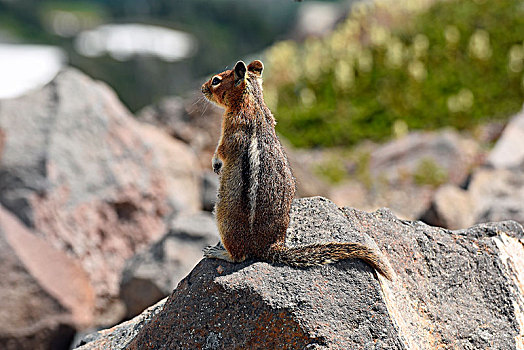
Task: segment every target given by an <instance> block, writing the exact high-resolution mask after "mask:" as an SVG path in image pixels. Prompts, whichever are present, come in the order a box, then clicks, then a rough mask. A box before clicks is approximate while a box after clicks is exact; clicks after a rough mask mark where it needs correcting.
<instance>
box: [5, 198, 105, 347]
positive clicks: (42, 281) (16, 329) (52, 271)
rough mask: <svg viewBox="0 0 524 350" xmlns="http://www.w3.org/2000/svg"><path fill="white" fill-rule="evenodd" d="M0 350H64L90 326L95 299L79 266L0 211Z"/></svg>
mask: <svg viewBox="0 0 524 350" xmlns="http://www.w3.org/2000/svg"><path fill="white" fill-rule="evenodd" d="M0 256H1V259H0V275H1V276H2V278H1V279H0V300H2V306H1V307H0V348H1V349H6V350H24V349H28V350H29V349H58V350H59V349H69V343H70V342H71V340H72V338H73V335H74V332H75V330H78V329H84V328H85V327H87V326H89V325H90V324H92V322H93V308H94V305H95V295H94V292H93V288H92V286H91V283H90V281H89V277H88V275H87V273H86V272H85V271H84V270H83V268H82V267H81V266H80V264H79V263H78V262H77V261H75V260H73V259H72V258H70V257H69V256H67V255H66V254H65V253H63V252H61V251H60V250H58V249H56V248H54V247H53V246H51V244H49V243H47V242H45V241H44V240H43V239H42V238H40V237H37V236H36V235H35V234H34V233H33V232H31V231H30V230H29V229H27V228H26V227H25V226H24V225H23V224H22V223H21V222H20V221H19V220H18V219H17V218H16V217H15V216H14V215H12V214H11V213H9V212H8V211H7V210H5V209H4V208H3V207H2V206H0Z"/></svg>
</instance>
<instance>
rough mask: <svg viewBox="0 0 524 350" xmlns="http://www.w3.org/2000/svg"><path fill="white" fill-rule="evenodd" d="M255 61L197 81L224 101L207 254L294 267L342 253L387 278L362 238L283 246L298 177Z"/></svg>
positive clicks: (333, 258)
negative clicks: (214, 241) (213, 227)
mask: <svg viewBox="0 0 524 350" xmlns="http://www.w3.org/2000/svg"><path fill="white" fill-rule="evenodd" d="M263 69H264V66H263V64H262V62H260V61H258V60H257V61H253V62H251V63H250V64H249V65H248V66H247V67H246V65H245V63H244V62H242V61H239V62H237V64H236V65H235V68H233V69H231V70H226V71H224V72H222V73H220V74H217V75H215V76H213V77H212V78H211V79H210V80H209V81H208V82H206V83H205V84H204V85H202V93H203V94H204V95H205V97H206V98H207V99H208V100H210V101H211V102H214V103H216V104H217V105H219V106H221V107H224V108H225V113H224V116H223V120H222V133H221V136H220V141H219V142H218V146H217V149H216V152H215V155H214V156H213V162H212V164H213V170H214V171H215V172H216V173H217V174H219V175H220V187H219V190H218V199H217V203H216V206H215V215H216V221H217V225H218V230H219V232H220V237H221V240H222V244H223V245H221V244H219V245H217V246H212V247H207V248H206V249H205V250H204V256H205V257H207V258H217V259H223V260H227V261H229V262H241V261H244V260H245V259H248V258H253V259H256V260H262V261H267V262H270V263H281V264H285V265H291V266H296V267H306V266H313V265H322V264H329V263H333V262H336V261H339V260H343V259H349V258H358V259H362V260H364V261H366V262H367V263H368V264H370V265H371V266H373V267H374V268H375V269H376V270H377V271H378V272H380V273H381V274H382V275H384V276H385V277H386V278H388V279H391V278H392V274H391V272H390V270H389V268H388V265H387V264H386V263H385V262H384V261H383V260H382V259H381V258H380V256H379V255H378V254H377V253H376V252H375V251H374V250H372V249H371V248H369V247H367V246H365V245H362V244H359V243H319V244H313V245H307V246H302V247H296V248H289V247H286V246H285V239H286V230H287V227H288V225H289V211H290V208H291V202H292V201H293V198H294V196H295V178H294V177H293V174H292V172H291V167H290V166H289V162H288V160H287V157H286V154H285V152H284V149H283V147H282V145H281V144H280V141H279V139H278V137H277V135H276V132H275V124H276V122H275V118H274V117H273V114H271V111H270V110H269V108H268V107H267V106H266V104H265V103H264V98H263V95H262V70H263Z"/></svg>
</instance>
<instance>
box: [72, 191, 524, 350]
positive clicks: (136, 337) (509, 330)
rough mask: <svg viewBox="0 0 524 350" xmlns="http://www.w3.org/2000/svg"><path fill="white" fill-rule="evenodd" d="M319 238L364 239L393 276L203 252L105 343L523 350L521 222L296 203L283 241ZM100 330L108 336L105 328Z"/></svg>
mask: <svg viewBox="0 0 524 350" xmlns="http://www.w3.org/2000/svg"><path fill="white" fill-rule="evenodd" d="M326 240H333V241H361V242H366V244H370V245H371V246H375V243H374V242H373V240H374V241H375V242H376V243H377V244H378V246H379V247H380V250H381V251H382V252H383V253H384V255H385V256H386V257H387V258H388V259H389V262H390V263H391V266H392V267H393V269H394V271H395V272H396V278H395V279H394V280H393V281H392V282H389V281H386V280H384V279H383V278H382V277H378V278H379V280H377V276H376V275H375V274H374V273H373V272H372V269H371V268H370V267H369V266H367V265H366V264H364V263H363V262H361V261H344V262H340V263H337V264H334V265H328V266H321V267H314V268H309V269H293V268H290V267H287V266H272V265H270V264H267V263H263V262H245V263H241V264H230V263H227V262H224V261H218V260H210V259H206V260H203V261H202V262H201V263H200V264H199V265H198V266H197V267H196V268H195V269H194V270H193V272H192V273H191V274H190V275H189V276H187V277H186V278H185V279H184V280H183V281H182V282H181V283H180V284H179V286H178V287H177V289H175V290H174V291H173V294H171V296H170V297H169V298H168V300H167V301H166V302H165V305H164V306H163V309H162V310H161V311H159V312H158V314H157V315H156V316H154V317H153V318H151V319H150V320H149V321H144V322H139V323H138V325H139V326H140V327H142V328H141V329H140V330H139V331H138V332H134V333H133V334H132V336H130V337H125V339H123V341H122V342H113V343H112V344H111V346H110V347H106V348H107V349H130V350H132V349H145V348H154V349H194V348H199V349H231V348H235V349H241V348H242V349H244V348H245V349H275V348H279V349H304V348H307V349H437V348H440V349H487V348H489V349H521V348H522V344H523V339H524V338H523V336H524V323H523V322H522V321H523V320H522V315H523V312H524V302H523V301H524V290H523V286H522V283H520V282H519V281H522V278H523V277H524V276H522V273H523V271H524V270H523V269H522V266H523V264H524V248H523V243H524V232H523V228H522V226H520V225H519V224H517V223H515V222H511V221H508V222H501V223H493V224H484V225H479V226H475V227H472V228H470V229H467V230H462V231H448V230H445V229H441V228H435V227H430V226H428V225H425V224H423V223H421V222H411V221H403V220H399V219H397V218H396V217H394V216H393V215H392V214H391V212H390V211H388V210H387V209H381V210H379V211H376V212H374V213H366V212H362V211H358V210H356V209H351V208H344V209H342V210H341V209H338V208H337V207H336V206H334V205H333V203H331V202H329V201H328V200H326V199H323V198H306V199H301V200H297V201H296V202H295V203H294V206H293V209H292V222H291V227H290V229H289V237H288V242H287V244H289V245H296V244H305V243H311V242H316V241H326ZM132 327H137V324H136V323H135V324H133V326H132ZM131 329H132V328H128V330H129V331H131ZM127 334H129V333H127ZM98 336H101V337H103V338H104V339H106V340H109V339H114V338H115V335H114V333H113V332H111V331H109V332H106V333H104V334H99V335H98ZM95 337H97V336H95ZM130 338H132V339H130ZM98 341H101V340H100V338H98ZM96 348H97V345H96V343H94V344H93V345H90V343H87V344H86V345H85V346H84V347H83V348H82V349H83V350H84V349H96Z"/></svg>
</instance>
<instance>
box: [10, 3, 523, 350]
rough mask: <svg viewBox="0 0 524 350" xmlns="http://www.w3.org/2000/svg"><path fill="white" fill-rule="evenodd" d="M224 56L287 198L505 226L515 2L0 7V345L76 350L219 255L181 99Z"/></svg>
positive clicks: (190, 104) (191, 116)
mask: <svg viewBox="0 0 524 350" xmlns="http://www.w3.org/2000/svg"><path fill="white" fill-rule="evenodd" d="M239 59H242V60H244V61H246V62H250V61H251V60H252V59H261V60H262V61H263V62H264V65H265V69H264V73H263V77H264V96H265V100H266V102H267V104H268V106H269V107H270V109H271V110H272V111H273V113H274V114H275V116H276V119H277V122H278V123H277V126H276V127H277V132H278V133H279V135H280V136H281V139H282V142H283V144H284V145H285V148H286V150H287V152H288V155H289V158H290V161H291V164H292V166H293V169H294V173H295V176H296V177H297V181H298V190H299V195H300V196H313V195H323V196H326V197H328V198H330V199H331V200H333V201H334V202H335V203H336V204H338V205H340V206H352V207H356V208H359V209H362V210H368V211H370V210H376V209H377V208H380V207H383V206H385V207H388V208H390V209H391V210H392V211H393V212H394V213H395V214H396V215H397V216H399V217H401V218H404V219H411V220H413V219H420V220H424V221H425V222H427V223H429V224H432V225H438V226H442V227H446V228H450V229H460V228H465V227H468V226H471V225H473V224H475V223H479V222H486V221H497V220H506V219H513V220H516V221H519V222H521V223H524V143H523V142H524V141H523V140H524V114H523V113H522V112H521V110H522V104H523V102H524V2H522V1H521V0H448V1H438V0H418V1H416V0H409V1H403V2H395V1H391V0H376V1H371V0H369V1H351V0H339V1H335V0H333V1H307V0H305V1H303V2H294V1H291V0H288V1H283V0H258V1H245V0H215V1H209V0H191V1H182V0H169V1H168V0H165V1H164V0H122V1H120V0H119V1H116V0H82V1H46V0H39V1H37V0H0V214H1V215H0V238H1V239H0V254H1V256H2V257H7V258H4V260H3V262H2V261H0V271H1V273H2V275H3V276H10V277H9V278H8V279H5V280H4V281H0V298H2V300H8V301H9V303H6V304H8V305H9V307H6V309H4V310H2V312H0V325H1V326H0V348H2V349H3V348H6V349H26V348H27V349H37V348H38V349H66V348H69V347H70V346H73V345H77V344H79V342H80V340H81V339H82V337H83V336H85V334H86V332H88V331H89V330H92V329H95V328H100V327H108V326H111V325H114V324H116V323H117V322H120V321H121V320H123V319H127V318H130V317H133V316H135V315H137V314H138V313H140V312H141V311H142V310H143V309H144V308H145V307H147V306H149V305H151V304H152V303H154V302H155V301H157V300H159V299H161V298H162V297H164V296H166V295H168V294H169V293H170V291H171V290H172V289H173V288H174V287H176V285H177V283H178V282H179V281H180V279H182V278H183V277H184V276H185V275H186V274H187V273H188V272H189V271H190V270H191V269H192V268H193V266H194V265H195V264H196V263H197V262H198V261H199V260H200V258H201V251H200V250H201V248H202V247H203V246H205V245H207V244H214V243H215V242H216V241H217V240H218V238H217V237H218V236H217V232H216V228H215V225H214V221H213V217H212V214H211V210H212V208H213V203H214V199H215V193H216V188H217V183H218V180H217V178H216V176H215V175H214V174H213V173H212V172H211V171H210V170H211V169H210V159H211V156H212V153H213V151H214V148H215V146H216V142H217V140H218V136H219V131H220V120H221V113H222V111H221V110H220V109H219V108H217V107H215V106H213V105H211V104H209V103H207V102H206V101H204V99H203V98H202V97H201V94H200V89H199V87H200V85H201V84H202V83H203V82H204V81H206V80H207V79H209V77H210V76H212V75H213V74H216V73H218V72H221V71H223V70H225V69H228V68H231V67H233V65H234V64H235V62H236V61H237V60H239ZM100 81H101V82H103V83H100ZM57 271H59V273H58V272H57ZM13 286H16V288H14V287H13ZM28 300H29V301H30V302H29V303H28ZM2 327H3V328H2Z"/></svg>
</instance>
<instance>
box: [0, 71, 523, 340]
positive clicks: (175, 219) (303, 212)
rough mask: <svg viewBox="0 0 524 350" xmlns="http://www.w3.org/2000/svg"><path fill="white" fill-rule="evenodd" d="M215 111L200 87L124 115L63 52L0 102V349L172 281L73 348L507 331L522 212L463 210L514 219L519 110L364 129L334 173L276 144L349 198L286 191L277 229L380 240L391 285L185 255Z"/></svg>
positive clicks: (312, 176) (319, 186)
mask: <svg viewBox="0 0 524 350" xmlns="http://www.w3.org/2000/svg"><path fill="white" fill-rule="evenodd" d="M220 117H221V111H220V110H219V109H218V108H216V107H214V106H212V105H210V104H207V103H206V102H204V101H203V100H202V99H201V98H200V97H199V96H198V97H197V96H195V97H192V98H187V99H182V98H179V97H177V98H174V97H173V98H166V99H165V100H163V101H160V102H159V103H157V104H156V105H153V106H150V107H146V108H145V109H143V110H142V111H140V112H139V113H137V116H136V118H135V117H134V116H133V115H131V113H130V112H129V111H127V109H126V108H125V107H124V106H123V105H122V104H121V103H120V101H119V100H118V99H117V97H116V95H115V94H114V92H113V91H112V90H111V89H110V88H108V87H107V86H106V85H104V84H102V83H100V82H96V81H93V80H92V79H90V78H89V77H87V76H85V75H84V74H82V73H81V72H79V71H76V70H74V69H68V70H66V71H64V72H62V73H60V74H59V75H58V76H57V77H56V78H55V80H53V82H52V83H51V84H49V85H48V86H46V87H44V88H42V89H40V90H37V91H34V92H32V93H30V94H28V95H26V96H23V97H20V98H17V99H11V100H1V101H0V250H2V252H1V256H2V257H4V259H1V260H0V271H1V273H2V276H7V278H6V279H4V280H2V281H1V282H0V296H1V297H2V300H4V301H5V302H4V303H3V305H4V306H2V307H1V308H0V321H2V322H0V348H2V349H3V348H5V349H50V348H51V349H67V348H68V347H69V344H70V343H71V341H72V339H73V337H74V336H75V333H78V334H85V332H86V331H88V330H89V329H93V328H100V327H108V326H113V325H115V324H116V323H118V322H120V321H122V320H124V319H129V318H132V317H134V316H136V315H139V314H140V313H141V312H142V310H144V309H145V308H147V307H148V306H150V305H153V304H155V303H157V302H159V301H160V300H162V299H163V298H164V297H166V296H168V295H170V294H171V296H170V297H169V299H167V301H166V300H164V301H160V302H159V304H156V306H155V307H152V308H150V309H149V310H148V311H145V312H144V313H142V314H140V315H139V316H137V318H134V319H132V320H130V321H127V322H126V323H123V324H121V325H119V326H116V327H115V328H112V329H109V330H106V331H103V332H101V333H95V334H92V335H90V336H88V337H86V338H85V339H84V340H83V343H85V345H83V346H84V348H89V349H91V348H101V349H105V348H112V349H120V348H122V349H123V348H125V347H126V346H128V345H129V348H137V349H138V348H142V347H141V346H142V345H143V344H146V343H145V342H147V344H149V346H152V345H151V344H156V343H155V342H156V341H160V339H163V340H162V342H163V343H162V344H164V345H155V346H153V347H154V348H159V349H160V348H162V346H167V345H166V344H182V343H180V342H181V341H182V340H181V339H184V341H186V342H188V343H187V346H182V348H192V347H193V348H194V347H195V346H196V347H197V348H209V349H215V348H217V349H219V348H225V347H228V348H231V347H233V348H246V347H248V348H249V347H251V348H253V346H254V345H253V344H264V345H263V346H262V345H260V347H261V348H272V347H274V346H276V345H275V344H281V343H278V342H279V341H280V342H284V341H285V342H287V344H295V345H296V347H300V346H301V345H303V346H306V345H308V344H309V346H310V348H319V349H320V348H347V347H348V346H349V348H353V347H357V345H356V344H359V346H362V347H364V348H373V347H371V345H370V344H374V345H373V346H374V348H408V349H416V348H421V349H426V348H427V349H431V348H436V347H439V346H441V347H443V348H449V349H451V348H485V347H491V348H500V349H506V348H507V349H511V348H518V347H516V346H517V345H515V344H518V342H519V341H522V334H523V332H524V321H523V320H522V312H523V305H524V299H523V298H524V297H523V293H522V288H523V287H522V282H521V281H522V280H524V277H523V276H521V275H522V273H523V272H524V266H523V265H524V252H523V244H524V240H523V238H522V228H521V227H520V226H518V224H517V223H514V222H505V223H497V224H486V225H481V226H474V225H476V224H479V223H484V222H489V221H503V220H515V221H516V222H519V223H521V224H522V223H524V153H523V152H524V151H522V150H524V145H522V140H524V113H520V114H519V115H516V116H515V117H514V118H513V119H512V120H511V121H510V122H509V123H508V124H507V125H506V126H505V127H504V129H503V130H502V127H501V126H500V125H491V126H486V127H485V129H483V130H480V131H479V133H478V135H475V137H472V136H465V135H462V134H459V133H457V132H455V131H452V130H442V131H436V132H424V133H422V132H418V133H409V134H407V135H405V136H403V137H399V138H398V139H396V140H393V141H391V142H389V143H387V144H384V145H371V146H369V145H364V146H363V147H362V150H364V151H362V152H360V155H361V156H360V158H359V157H353V156H352V157H347V158H340V157H339V158H336V160H337V166H339V167H340V166H341V168H342V169H343V171H344V174H345V175H344V178H343V180H342V181H341V182H339V183H338V184H337V185H333V184H330V183H328V182H326V181H324V180H323V178H321V177H319V176H317V175H318V164H319V162H323V161H324V159H325V158H326V153H323V152H318V151H316V152H304V151H300V150H294V149H293V148H292V147H290V146H286V148H287V150H288V153H289V158H290V161H291V163H292V166H293V168H294V172H295V176H296V177H297V180H298V189H299V193H300V195H301V196H313V195H324V196H327V197H328V198H330V199H332V200H333V201H334V202H335V203H336V204H337V205H338V206H339V207H346V208H344V209H338V208H337V207H336V206H335V204H333V203H331V202H330V201H327V200H325V199H321V198H316V199H302V200H299V201H297V202H296V205H295V207H294V209H293V215H294V216H293V217H294V219H293V227H292V229H291V231H290V232H291V233H292V235H291V237H292V238H290V239H292V240H293V242H291V243H294V244H297V243H300V242H303V243H307V242H310V241H314V240H322V239H325V240H328V239H335V240H365V241H366V242H368V244H371V245H374V244H375V243H374V242H376V248H377V249H380V250H381V251H382V252H383V253H384V254H385V256H386V257H387V258H388V259H389V261H390V262H391V265H392V267H393V268H394V270H395V271H396V273H397V275H398V280H397V281H396V282H394V283H389V282H385V281H382V280H381V281H380V283H378V282H377V279H376V278H375V277H373V274H371V270H370V269H369V268H368V267H367V266H366V265H364V264H363V263H360V262H344V263H340V264H337V265H335V266H329V267H322V268H318V269H311V270H300V271H296V270H292V269H288V268H286V267H273V266H270V265H268V264H264V263H254V264H251V263H246V264H241V265H230V264H226V263H223V262H216V261H209V260H206V261H201V262H200V263H198V262H199V261H200V260H201V256H202V255H201V249H202V248H203V247H204V246H206V245H209V244H214V243H216V241H217V240H218V234H217V232H216V227H215V225H214V221H213V217H212V214H211V213H210V211H211V210H212V207H213V201H214V198H215V193H216V187H217V177H216V175H214V174H213V173H212V172H211V171H210V167H209V163H210V158H211V155H212V153H213V151H214V148H215V145H216V142H217V140H218V134H219V128H220ZM277 117H278V116H277ZM490 143H494V147H493V148H492V149H489V148H488V147H487V146H486V145H487V144H490ZM362 155H364V156H362ZM349 207H354V208H358V209H361V210H366V211H374V212H373V213H366V212H363V211H359V210H357V209H351V208H349ZM380 207H388V208H390V209H391V211H388V210H379V211H375V210H376V209H377V208H380ZM397 217H399V218H401V219H397ZM314 218H317V219H318V220H316V219H314ZM405 219H409V220H416V219H421V220H423V221H424V222H426V223H428V224H431V225H434V226H440V227H442V228H434V227H430V226H427V225H425V224H423V223H422V222H420V221H405ZM470 227H471V228H470ZM447 229H453V230H456V231H448V230H447ZM457 230H458V231H457ZM300 232H302V233H300ZM197 263H198V265H197V266H196V267H195V265H196V264H197ZM194 267H195V268H194ZM189 273H190V274H189ZM297 273H298V274H299V275H300V278H296V274H297ZM188 274H189V275H188ZM185 276H187V277H186V278H185V279H184V277H185ZM180 281H182V282H180ZM486 281H489V283H487V282H486ZM519 281H520V282H519ZM177 286H178V287H177ZM312 286H314V287H312ZM188 295H190V296H191V298H187V296H188ZM196 310H200V312H196ZM341 310H343V312H341ZM458 315H462V316H461V317H458ZM211 320H214V321H211ZM226 322H227V324H228V325H229V326H227V327H226V326H224V325H225V324H226ZM234 325H237V326H234ZM158 330H160V331H158ZM159 332H160V333H159ZM162 332H166V333H162ZM153 333H154V334H156V336H153V335H154V334H153ZM493 334H498V335H499V336H498V337H493ZM160 335H161V337H159V336H160ZM518 337H521V338H518ZM78 338H81V337H79V336H78V335H77V340H75V341H74V343H75V344H76V343H78V342H79V340H78ZM164 340H165V341H164ZM257 342H258V343H257ZM101 344H105V345H101ZM107 344H111V346H108V345H107ZM366 344H367V345H366ZM252 345H253V346H252ZM368 345H369V346H368ZM279 346H280V345H279ZM303 346H302V347H303ZM366 346H368V347H366ZM296 347H291V348H296ZM164 348H166V347H164ZM171 348H177V347H176V346H174V345H173V347H171ZM255 348H256V346H255Z"/></svg>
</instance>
